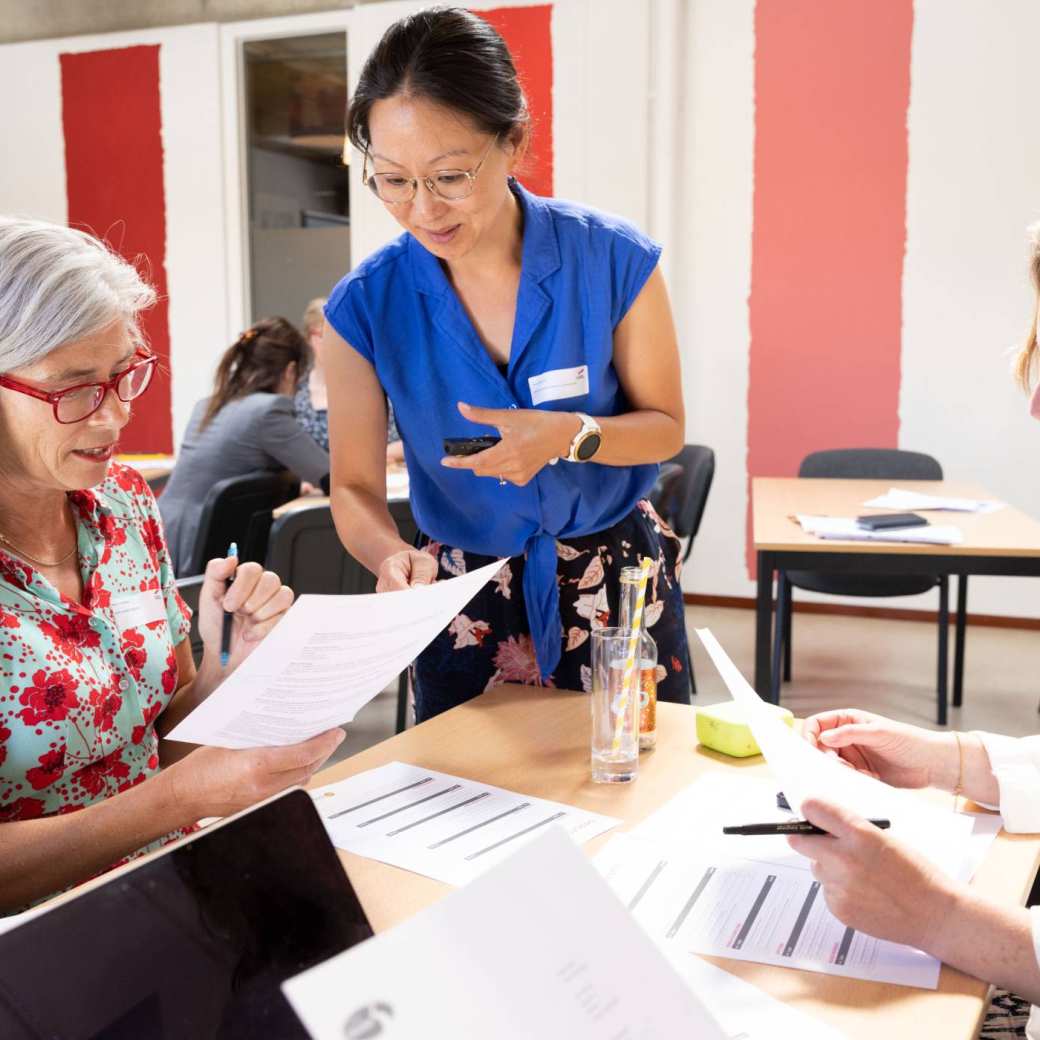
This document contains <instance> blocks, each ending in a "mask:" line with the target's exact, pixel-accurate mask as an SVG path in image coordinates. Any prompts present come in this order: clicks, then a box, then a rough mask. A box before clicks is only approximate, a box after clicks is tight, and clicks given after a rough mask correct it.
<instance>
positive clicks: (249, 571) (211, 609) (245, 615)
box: [199, 556, 293, 673]
mask: <svg viewBox="0 0 1040 1040" xmlns="http://www.w3.org/2000/svg"><path fill="white" fill-rule="evenodd" d="M236 565H237V569H236ZM232 575H234V581H232V582H231V585H230V587H228V586H227V581H228V579H229V578H231V576H232ZM225 590H226V591H225ZM292 602H293V591H292V589H290V588H289V587H288V586H287V585H283V584H282V580H281V578H279V577H278V575H277V574H275V573H274V572H273V571H265V570H264V569H263V567H261V566H260V564H258V563H238V561H237V560H236V559H235V558H234V557H233V556H229V557H226V558H225V559H222V560H220V559H218V560H210V561H209V563H208V564H206V574H205V580H204V581H203V583H202V589H201V590H200V592H199V635H200V636H201V637H202V643H203V647H204V648H205V650H204V657H205V658H206V659H208V660H207V662H206V663H207V664H212V663H213V662H216V661H219V660H220V640H221V635H222V632H223V627H224V613H225V612H226V611H227V612H231V613H233V614H234V615H235V619H234V622H233V623H232V627H231V655H230V658H229V660H228V664H227V668H226V669H225V673H229V672H233V671H234V670H235V669H236V668H237V667H238V666H239V665H240V664H241V663H242V662H243V661H244V660H245V659H246V658H247V657H248V656H249V655H250V654H251V653H252V652H253V650H254V649H255V648H256V645H257V643H259V642H260V640H261V639H263V638H264V636H266V635H267V633H268V632H270V631H271V629H272V628H274V626H275V625H276V624H278V621H279V620H280V619H281V617H282V615H283V614H284V613H285V612H286V611H287V610H288V609H289V607H291V606H292Z"/></svg>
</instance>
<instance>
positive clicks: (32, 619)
mask: <svg viewBox="0 0 1040 1040" xmlns="http://www.w3.org/2000/svg"><path fill="white" fill-rule="evenodd" d="M154 301H155V294H154V292H153V291H152V289H151V288H150V287H149V286H147V285H145V284H144V283H143V282H142V281H141V279H140V277H139V276H138V274H137V272H136V271H135V270H134V268H133V267H131V266H130V265H129V264H127V263H125V262H124V261H123V260H121V259H120V258H118V257H117V256H115V255H114V254H112V253H111V252H109V251H108V249H107V248H106V247H105V246H104V245H102V244H101V243H100V242H98V241H96V240H95V239H93V238H91V237H89V236H88V235H85V234H83V233H81V232H79V231H73V230H70V229H68V228H64V227H56V226H54V225H50V224H42V223H37V222H34V221H25V220H13V219H9V218H4V217H0V913H5V912H9V911H12V910H15V909H18V908H20V907H24V906H26V905H28V904H31V903H33V902H36V901H39V900H40V899H43V898H45V897H46V896H48V895H50V894H52V893H54V892H56V891H58V890H60V889H63V888H66V887H68V886H70V885H74V884H76V883H78V882H80V881H83V880H85V879H86V878H88V877H90V876H92V875H94V874H97V873H98V872H100V871H103V870H105V869H107V868H108V867H110V866H112V865H114V864H115V863H116V862H117V861H120V860H122V859H125V858H127V857H132V856H135V855H138V854H139V853H141V852H143V851H146V850H147V849H150V848H153V847H155V846H156V845H158V844H161V843H162V842H164V841H166V840H169V839H170V838H171V837H175V836H177V835H178V834H179V833H182V832H183V831H184V830H185V829H190V828H192V827H193V826H194V825H195V823H196V822H197V821H198V820H199V819H201V818H203V817H206V816H223V815H226V814H228V813H232V812H235V811H237V810H239V809H242V808H245V807H246V806H248V805H250V804H252V803H254V802H256V801H259V800H260V799H262V798H266V797H268V796H269V795H272V794H275V793H276V792H278V791H281V790H283V789H284V788H286V787H290V786H291V785H293V784H298V783H303V782H305V781H306V780H307V779H309V777H310V776H311V775H312V774H313V773H314V771H315V770H316V769H317V768H318V767H319V766H320V765H321V763H322V762H324V761H325V759H326V758H327V757H328V756H329V754H330V753H331V752H332V751H333V750H334V749H335V747H336V746H337V745H338V744H339V742H340V741H341V740H342V738H343V733H342V731H341V730H331V731H329V732H327V733H323V734H321V735H320V736H317V737H314V738H313V739H311V740H309V741H307V742H305V743H302V744H297V745H294V746H291V747H281V748H256V749H251V750H248V751H229V750H225V749H222V748H213V747H201V748H193V747H192V746H191V745H186V744H181V743H176V744H167V743H166V742H165V741H164V740H163V739H162V738H163V734H164V733H166V732H168V731H169V729H170V728H171V727H172V726H173V725H175V724H176V723H177V721H178V720H180V719H181V718H183V717H184V715H185V714H186V713H187V712H189V711H191V710H192V708H193V707H194V706H195V705H197V704H198V703H200V702H201V701H202V699H203V698H204V697H206V695H207V694H208V693H209V692H210V691H211V690H213V689H214V687H215V686H216V685H217V683H218V682H220V680H221V679H222V678H223V677H224V675H226V674H227V673H228V672H230V671H232V670H233V669H234V668H236V667H237V666H238V665H239V664H241V662H242V661H243V660H244V659H245V658H246V657H247V656H248V655H249V653H250V651H251V650H252V649H253V648H254V647H255V646H256V645H257V643H258V641H259V640H261V639H262V638H263V637H264V635H265V634H266V633H267V632H268V631H270V629H271V628H272V626H273V625H274V624H275V623H276V622H277V621H278V619H279V618H280V617H281V615H282V614H284V613H285V611H286V610H287V609H288V607H289V605H290V604H291V602H292V592H291V591H290V590H289V589H288V588H286V587H285V586H283V585H282V584H281V582H280V581H279V580H278V577H277V575H275V574H271V573H269V572H264V571H263V570H262V569H261V568H260V567H259V565H257V564H242V565H241V566H239V567H238V568H237V572H236V569H235V561H234V560H231V559H224V560H211V561H210V563H209V565H208V567H207V568H206V576H205V581H204V583H203V586H202V590H201V594H200V600H199V631H200V634H201V636H202V640H203V643H204V645H205V655H204V657H203V660H202V663H201V666H200V667H199V670H198V672H197V673H196V670H195V667H194V665H193V663H192V656H191V649H190V646H189V641H188V640H187V639H185V636H186V634H187V631H188V617H187V609H186V608H185V606H184V604H183V603H182V602H181V600H180V597H179V596H178V594H177V590H176V586H175V585H174V576H173V571H172V569H171V567H170V560H169V556H168V554H167V551H166V546H165V544H164V542H163V534H162V525H161V523H160V521H159V516H158V512H157V510H156V506H155V501H154V499H153V498H152V495H151V492H150V491H149V489H148V486H147V484H145V482H144V480H143V479H142V478H141V477H140V476H139V475H138V474H137V473H136V472H135V471H134V470H132V469H128V468H126V467H124V466H121V465H118V464H117V463H115V462H113V461H112V457H113V454H114V452H115V450H116V445H117V443H118V440H119V435H120V431H121V430H122V429H123V427H124V426H126V424H127V421H128V420H129V418H130V410H131V405H132V402H133V401H134V400H135V399H136V398H138V397H140V395H141V394H143V393H144V392H145V390H146V389H147V388H148V385H149V381H150V380H151V378H152V374H153V372H154V370H155V366H156V358H155V357H154V356H153V355H151V354H149V353H148V351H147V350H146V348H145V347H144V345H143V342H142V337H141V333H140V330H139V327H138V315H139V314H140V312H141V311H142V310H143V309H144V308H146V307H148V306H150V305H151V304H152V303H153V302H154ZM232 577H233V578H234V580H233V581H232V583H231V586H230V588H229V589H227V591H225V589H226V584H225V583H226V582H227V581H229V580H230V579H232ZM223 609H227V610H230V611H233V612H234V614H235V621H234V625H233V633H232V652H231V659H230V661H229V663H228V666H227V668H226V669H223V668H222V667H221V666H220V664H219V663H218V662H219V658H220V654H219V650H220V637H221V628H222V617H223Z"/></svg>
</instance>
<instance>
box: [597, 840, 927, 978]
mask: <svg viewBox="0 0 1040 1040" xmlns="http://www.w3.org/2000/svg"><path fill="white" fill-rule="evenodd" d="M774 840H775V841H777V842H783V841H784V839H783V838H776V839H774ZM596 865H597V866H598V867H599V869H600V871H601V872H602V873H603V876H604V877H605V878H606V879H607V881H609V882H610V884H611V886H612V887H613V889H614V891H615V892H616V893H617V894H618V895H619V896H620V898H621V899H622V900H623V901H624V902H625V904H626V905H627V906H628V908H629V910H630V911H631V912H632V913H633V914H634V915H635V917H636V919H637V920H638V921H639V922H640V923H641V924H642V925H643V926H644V927H645V928H646V930H647V931H648V932H649V933H650V935H651V936H653V937H654V938H655V939H657V940H658V941H664V942H669V943H674V944H676V945H677V947H678V948H680V949H682V950H685V951H688V952H690V953H701V954H712V955H714V956H717V957H729V958H731V959H733V960H742V961H754V962H756V963H758V964H774V965H777V966H780V967H787V968H800V969H802V970H803V971H816V972H822V973H824V974H827V975H844V976H847V977H848V978H854V979H869V980H871V981H874V982H891V983H895V984H896V985H900V986H918V987H921V988H923V989H935V988H936V986H938V984H939V969H940V967H941V964H940V962H939V961H938V960H936V958H934V957H931V956H929V955H928V954H926V953H922V952H921V951H920V950H915V949H913V948H912V947H910V946H901V945H899V944H898V943H892V942H886V941H884V940H882V939H875V938H873V937H872V936H869V935H865V934H864V933H862V932H857V931H856V930H855V929H854V928H847V927H846V926H845V925H843V924H842V923H841V922H840V921H839V920H838V919H837V918H836V917H835V916H834V915H833V914H832V913H831V912H830V910H828V909H827V904H826V902H825V901H824V898H823V893H822V891H821V887H820V883H819V882H818V881H816V880H815V879H814V878H813V876H812V872H811V870H810V867H809V861H808V860H806V859H804V858H800V863H799V864H798V865H781V864H780V863H776V862H774V863H760V862H757V861H755V860H749V859H726V858H723V857H721V856H713V855H710V854H709V855H701V856H698V857H695V858H689V859H688V858H684V857H682V856H676V855H674V854H673V853H672V852H670V851H668V850H666V849H665V848H663V847H662V846H659V845H653V844H648V843H645V842H641V841H640V840H639V839H638V838H634V837H632V836H630V835H627V834H619V835H615V836H614V837H613V838H611V839H610V841H609V842H608V843H607V845H606V846H605V847H604V849H603V850H602V852H600V853H599V855H598V856H597V857H596Z"/></svg>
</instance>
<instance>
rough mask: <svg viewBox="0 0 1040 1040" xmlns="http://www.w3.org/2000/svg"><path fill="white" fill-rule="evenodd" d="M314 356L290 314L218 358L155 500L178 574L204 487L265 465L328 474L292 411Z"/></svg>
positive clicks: (248, 334)
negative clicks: (208, 392)
mask: <svg viewBox="0 0 1040 1040" xmlns="http://www.w3.org/2000/svg"><path fill="white" fill-rule="evenodd" d="M312 358H313V356H312V352H311V348H310V346H309V344H308V343H307V341H306V340H305V339H304V338H303V336H301V335H300V333H299V332H298V331H297V330H296V328H295V327H294V326H293V325H292V324H291V323H290V322H289V321H286V319H285V318H262V319H261V320H260V321H258V322H256V324H255V325H252V326H251V327H250V328H248V329H246V331H245V332H243V333H242V335H241V336H239V337H238V339H237V340H236V341H235V342H234V343H233V344H232V345H231V346H230V347H229V348H228V349H227V351H226V352H225V353H224V356H223V357H222V358H221V359H220V364H219V365H218V366H217V374H216V378H215V379H214V383H213V394H212V395H211V396H210V397H208V398H206V399H205V400H202V401H199V403H198V404H196V405H195V408H194V410H193V411H192V414H191V419H190V421H189V422H188V429H187V432H186V433H185V435H184V440H183V441H182V442H181V446H180V450H179V451H178V454H177V464H176V466H174V468H173V472H172V473H171V474H170V480H169V482H168V483H167V485H166V488H165V490H164V491H163V494H162V496H161V498H160V500H159V512H160V513H161V514H162V519H163V525H164V527H165V529H166V539H167V542H168V544H169V548H170V555H171V556H172V558H173V569H174V573H175V574H177V575H178V576H179V577H184V575H182V574H181V567H182V566H183V564H184V563H185V561H186V560H188V558H189V557H190V555H191V552H192V549H193V547H194V545H195V536H196V533H197V531H198V525H199V519H200V517H201V514H202V505H203V502H204V501H205V498H206V493H207V492H208V491H209V489H210V488H211V487H213V485H214V484H216V483H217V482H218V481H220V480H227V479H228V478H229V477H236V476H242V475H244V474H246V473H250V472H252V471H254V470H264V469H269V470H278V469H289V470H292V472H293V473H295V474H296V475H297V476H298V477H299V478H300V480H301V481H305V482H307V483H310V484H319V483H320V482H321V481H322V479H324V478H325V477H326V476H327V475H328V472H329V453H328V452H327V451H326V450H325V449H324V448H322V447H320V446H319V445H318V444H317V443H316V442H315V441H314V439H313V438H312V437H311V436H310V435H309V434H308V433H307V432H306V431H305V430H304V429H303V428H302V427H301V426H300V424H299V423H298V422H297V420H296V418H295V416H294V415H293V395H294V394H295V393H296V390H297V385H298V383H299V380H300V378H301V376H302V375H303V373H305V372H307V371H308V370H309V368H310V366H311V362H312Z"/></svg>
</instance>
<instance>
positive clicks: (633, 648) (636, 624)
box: [611, 556, 650, 752]
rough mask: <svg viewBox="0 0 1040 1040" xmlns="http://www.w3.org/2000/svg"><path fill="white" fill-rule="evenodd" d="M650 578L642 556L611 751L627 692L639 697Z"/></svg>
mask: <svg viewBox="0 0 1040 1040" xmlns="http://www.w3.org/2000/svg"><path fill="white" fill-rule="evenodd" d="M649 578H650V557H649V556H644V557H643V563H642V565H641V573H640V575H639V588H638V589H637V590H636V608H635V610H634V611H633V612H632V634H631V635H630V636H629V637H628V653H627V654H626V655H625V671H624V673H623V674H622V676H621V703H620V706H619V708H618V716H617V722H616V723H615V724H614V742H613V743H612V744H611V750H612V751H614V752H617V751H619V750H620V749H621V735H622V733H623V732H624V729H625V715H626V714H627V712H628V698H629V690H631V691H632V696H634V697H637V698H638V696H639V675H640V672H641V668H637V667H636V658H637V657H638V656H639V637H640V635H642V627H643V604H644V603H645V602H646V586H647V582H648V580H649Z"/></svg>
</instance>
